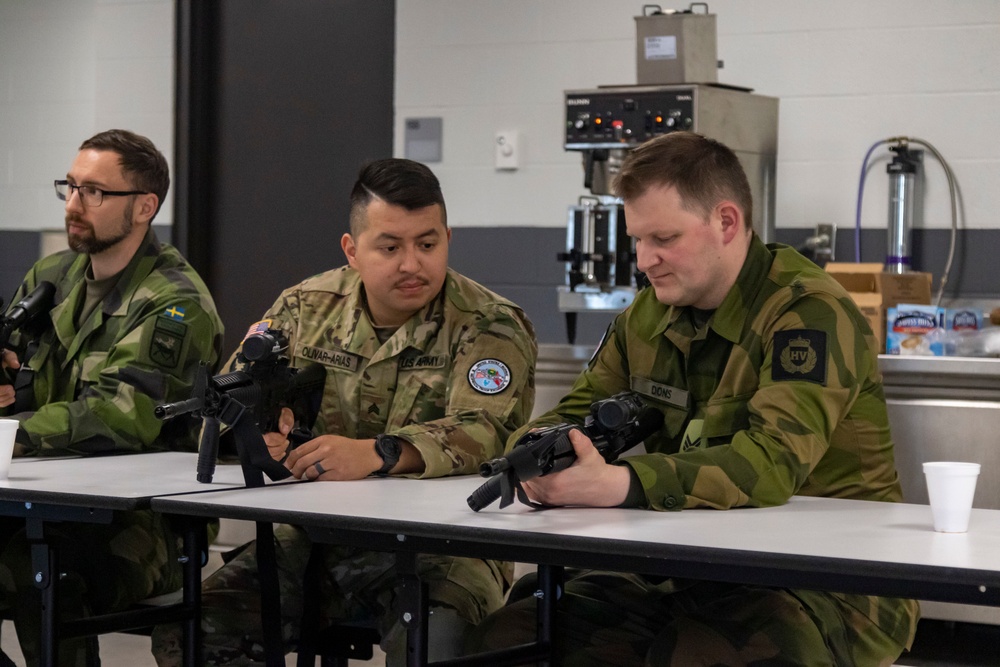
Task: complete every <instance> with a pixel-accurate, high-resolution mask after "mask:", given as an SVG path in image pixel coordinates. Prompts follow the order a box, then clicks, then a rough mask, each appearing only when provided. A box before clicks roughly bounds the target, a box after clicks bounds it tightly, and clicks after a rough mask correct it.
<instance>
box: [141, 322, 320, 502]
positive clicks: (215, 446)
mask: <svg viewBox="0 0 1000 667" xmlns="http://www.w3.org/2000/svg"><path fill="white" fill-rule="evenodd" d="M287 349H288V341H287V339H285V337H284V336H283V335H282V334H281V332H280V331H278V330H276V329H267V330H266V331H262V332H256V333H253V334H250V335H249V336H247V338H246V340H244V341H243V348H242V350H241V352H240V354H239V355H238V356H237V360H238V361H240V362H243V363H244V364H246V366H245V370H240V371H233V372H231V373H224V374H222V375H216V376H215V377H213V378H211V379H209V377H208V368H207V367H206V366H205V365H204V364H202V366H201V367H200V368H199V370H198V376H197V377H196V379H195V384H194V391H193V393H192V396H191V398H189V399H187V400H184V401H178V402H177V403H167V404H165V405H158V406H156V409H155V411H154V414H155V415H156V417H157V418H159V419H170V418H171V417H176V416H178V415H183V414H188V413H190V414H193V415H194V416H196V417H200V418H202V420H203V423H204V428H203V429H202V436H201V445H200V447H199V449H198V473H197V474H198V481H199V482H204V483H209V482H211V481H212V477H213V476H214V475H215V464H216V459H217V458H218V453H219V424H220V423H222V424H225V425H226V426H228V427H230V429H229V431H227V432H226V434H225V435H229V434H230V433H231V434H232V437H234V438H235V440H236V451H237V452H238V453H239V457H240V464H241V465H242V466H243V475H244V478H245V479H246V483H247V486H261V485H262V484H263V483H264V478H263V476H262V475H261V473H265V474H267V476H268V477H270V478H271V479H272V480H279V479H285V478H286V477H288V476H289V475H290V474H291V472H290V471H289V470H288V469H287V468H285V466H283V465H281V463H280V462H278V461H275V460H274V459H273V458H272V457H271V454H270V453H269V452H268V450H267V445H266V444H265V443H264V438H263V434H264V433H270V432H272V431H277V430H278V418H279V417H280V415H281V409H282V408H284V407H292V408H293V409H294V407H295V406H297V405H299V404H301V403H302V402H303V401H309V400H310V399H313V398H315V397H316V396H317V395H318V394H321V393H322V391H323V386H324V383H325V381H326V370H325V369H324V368H323V367H322V366H319V365H317V364H312V365H310V366H307V367H305V368H292V367H290V366H289V365H288V364H289V359H288V357H287V356H286V355H285V352H286V350H287ZM310 412H311V413H312V414H311V415H310V417H311V418H315V412H316V411H315V409H313V410H311V411H310ZM309 421H312V419H310V420H309ZM311 438H312V434H311V433H309V432H308V431H307V430H304V429H295V430H294V431H293V432H292V433H291V434H289V440H290V441H291V442H292V446H296V445H298V444H301V443H302V442H305V441H306V440H309V439H311Z"/></svg>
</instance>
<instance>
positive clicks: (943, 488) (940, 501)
mask: <svg viewBox="0 0 1000 667" xmlns="http://www.w3.org/2000/svg"><path fill="white" fill-rule="evenodd" d="M924 476H925V477H926V478H927V496H928V497H929V498H930V501H931V514H932V515H933V517H934V530H936V531H938V532H939V533H964V532H965V531H967V530H968V529H969V515H971V514H972V497H973V496H974V495H975V494H976V480H977V479H978V478H979V464H978V463H960V462H957V461H933V462H929V463H925V464H924Z"/></svg>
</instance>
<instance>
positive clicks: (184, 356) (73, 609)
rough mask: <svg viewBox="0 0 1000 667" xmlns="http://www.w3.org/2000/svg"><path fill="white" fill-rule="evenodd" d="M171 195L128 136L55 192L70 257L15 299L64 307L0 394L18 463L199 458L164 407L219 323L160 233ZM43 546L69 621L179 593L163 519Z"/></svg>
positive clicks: (117, 134) (18, 597)
mask: <svg viewBox="0 0 1000 667" xmlns="http://www.w3.org/2000/svg"><path fill="white" fill-rule="evenodd" d="M169 184H170V177H169V172H168V167H167V162H166V160H165V158H164V157H163V155H162V154H161V153H160V152H159V151H158V150H157V149H156V147H155V146H154V145H153V144H152V142H150V141H149V140H148V139H146V138H145V137H140V136H138V135H135V134H133V133H131V132H127V131H124V130H111V131H108V132H103V133H101V134H98V135H96V136H94V137H92V138H91V139H88V140H87V141H85V142H84V143H83V145H82V146H81V147H80V152H79V154H78V155H77V157H76V160H75V161H74V162H73V165H72V167H71V168H70V170H69V173H68V174H67V176H66V180H64V181H56V193H57V195H58V196H59V198H60V199H64V200H65V201H66V228H67V234H68V241H69V245H70V248H71V250H67V251H64V252H60V253H56V254H54V255H51V256H49V257H45V258H44V259H42V260H40V261H39V262H38V263H36V264H35V266H33V267H32V269H31V271H29V273H28V275H27V276H26V277H25V279H24V282H23V284H22V286H21V288H20V290H19V291H18V294H17V296H16V297H15V299H14V302H17V301H18V300H19V299H20V298H21V297H23V296H24V295H26V294H28V293H30V292H31V291H32V290H34V289H35V287H36V286H37V285H39V284H40V283H41V282H42V281H48V282H51V283H52V284H53V285H54V286H55V298H54V304H55V305H54V306H53V307H52V309H51V310H50V311H49V312H46V313H42V314H40V315H39V316H38V317H37V318H35V320H36V321H33V322H32V323H30V324H31V325H30V326H27V327H24V328H23V329H22V330H21V331H18V332H16V333H15V334H14V335H13V336H12V337H11V341H10V343H11V344H10V348H11V349H10V350H4V351H3V365H4V368H5V369H18V370H17V376H16V382H15V384H16V385H17V387H18V389H17V391H16V392H15V390H14V386H12V385H10V384H4V385H2V386H0V413H6V416H10V417H13V418H14V419H17V420H18V421H19V422H20V427H19V428H18V431H17V440H16V447H15V454H14V455H15V456H39V457H44V456H67V455H83V456H86V455H92V454H113V453H135V452H150V451H160V450H168V449H180V450H187V451H194V450H195V447H196V440H195V438H194V434H193V433H192V431H191V428H190V424H188V425H187V426H185V424H184V423H183V420H182V421H181V422H178V423H177V424H173V423H170V424H163V423H162V422H161V421H159V420H158V419H156V418H155V417H154V416H153V408H154V406H156V405H157V404H159V403H164V402H171V401H177V400H181V399H184V398H188V397H190V395H191V388H192V382H193V379H194V375H195V372H196V370H197V368H198V364H199V363H200V362H202V361H205V362H208V363H210V364H212V365H214V364H216V363H218V361H219V356H220V352H221V347H222V323H221V321H220V320H219V317H218V315H217V314H216V311H215V304H214V303H213V301H212V298H211V296H210V295H209V293H208V289H207V288H206V287H205V284H204V283H203V282H202V281H201V278H199V276H198V274H197V273H196V272H195V271H194V270H193V269H192V268H191V267H190V266H189V265H188V264H187V262H186V261H185V260H184V258H183V257H181V255H180V254H179V253H178V252H177V250H176V249H174V248H172V247H170V246H169V245H165V244H160V243H159V242H158V241H157V240H156V237H155V235H154V234H153V232H152V231H151V230H150V222H151V221H152V219H153V217H154V216H155V215H156V213H157V211H158V210H159V208H160V205H161V204H162V202H163V199H164V197H165V196H166V193H167V189H168V187H169ZM23 526H24V522H23V521H22V520H6V521H4V522H0V548H2V553H0V596H2V597H0V608H4V609H5V611H6V612H7V613H11V612H13V614H14V618H15V622H16V624H17V631H18V637H19V638H20V640H21V646H22V649H23V652H24V654H25V656H26V658H27V659H28V661H29V663H34V662H36V660H37V654H38V646H37V641H38V637H39V619H40V613H41V612H40V607H39V604H40V595H39V591H38V590H37V589H36V588H35V587H34V585H33V579H32V576H31V572H32V570H31V563H30V557H29V553H28V546H27V543H26V540H25V536H24V531H23ZM46 535H47V538H48V540H49V542H50V544H52V545H53V546H54V547H55V549H56V550H57V551H58V553H59V556H60V565H61V568H60V569H61V570H62V571H65V572H66V573H67V574H66V576H64V577H63V578H62V579H61V581H60V582H59V586H60V602H61V604H62V605H63V607H62V610H61V612H60V614H61V615H62V617H63V618H72V617H80V616H83V615H85V614H87V613H104V612H109V611H117V610H121V609H123V608H126V607H128V606H129V605H131V604H133V603H134V602H137V601H139V600H142V599H144V598H147V597H150V596H152V595H159V594H162V593H168V592H171V591H174V590H177V589H178V588H180V585H181V572H180V569H179V565H178V563H177V556H178V545H177V536H176V535H175V534H174V532H173V531H172V530H171V528H170V526H168V525H167V523H166V522H165V521H164V519H163V517H161V516H160V515H157V514H154V513H152V512H148V511H141V512H128V513H119V514H118V515H116V518H115V519H114V521H113V522H112V523H111V524H109V525H95V524H58V525H51V526H49V527H47V531H46ZM84 644H85V642H83V641H81V640H75V641H66V642H62V644H61V645H60V656H59V657H60V664H65V665H74V664H75V665H81V664H84V658H85V649H84Z"/></svg>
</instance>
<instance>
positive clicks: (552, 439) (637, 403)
mask: <svg viewBox="0 0 1000 667" xmlns="http://www.w3.org/2000/svg"><path fill="white" fill-rule="evenodd" d="M661 426H663V413H661V412H660V411H659V410H656V409H655V408H651V407H648V406H647V405H645V404H644V403H643V402H642V399H641V398H639V396H638V395H637V394H634V393H632V392H628V391H625V392H622V393H620V394H615V395H614V396H612V397H611V398H606V399H604V400H602V401H597V402H595V403H594V404H593V405H591V406H590V414H589V415H587V418H586V420H584V423H583V426H582V427H581V426H577V425H575V424H559V425H558V426H550V427H549V428H544V429H539V430H537V431H530V432H528V433H525V434H524V435H523V436H521V439H520V440H518V441H517V444H515V445H514V448H513V449H511V450H510V451H509V452H508V453H507V454H506V455H504V456H502V457H501V458H498V459H493V460H491V461H486V462H485V463H483V464H482V465H481V466H480V467H479V474H480V475H482V476H483V477H489V478H490V479H489V480H488V481H487V482H486V483H485V484H483V485H482V486H480V487H479V488H478V489H476V490H475V491H474V492H473V493H472V495H471V496H469V499H468V503H469V507H471V508H472V509H473V510H474V511H476V512H478V511H479V510H481V509H483V508H484V507H486V506H487V505H489V504H490V503H492V502H493V501H494V500H496V499H497V498H500V509H503V508H504V507H507V506H508V505H510V504H511V503H513V502H514V493H515V491H516V492H517V497H518V499H519V500H520V501H521V502H522V503H524V504H525V505H530V506H532V507H536V508H540V507H544V506H543V505H539V504H538V503H534V502H532V501H531V500H529V499H528V496H527V494H525V493H524V489H523V488H522V487H521V483H522V482H526V481H528V480H530V479H534V478H535V477H543V476H545V475H548V474H550V473H554V472H559V471H560V470H564V469H565V468H568V467H569V466H570V465H572V463H573V461H575V460H576V452H575V451H574V450H573V443H571V442H570V440H569V432H570V431H572V430H573V429H579V430H581V431H583V433H584V434H585V435H586V436H587V437H588V438H590V439H591V441H593V443H594V446H595V447H596V448H597V451H598V452H600V454H601V456H603V457H604V460H605V461H608V462H609V463H610V462H611V461H613V460H615V459H616V458H618V456H619V455H620V454H621V453H622V452H624V451H625V450H627V449H629V448H630V447H632V446H634V445H637V444H639V443H640V442H642V441H643V440H644V439H645V438H646V437H648V436H649V435H652V434H653V433H655V432H656V431H658V430H659V429H660V427H661Z"/></svg>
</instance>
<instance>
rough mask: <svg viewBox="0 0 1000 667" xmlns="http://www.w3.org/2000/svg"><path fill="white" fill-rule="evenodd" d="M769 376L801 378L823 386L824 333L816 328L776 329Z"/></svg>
mask: <svg viewBox="0 0 1000 667" xmlns="http://www.w3.org/2000/svg"><path fill="white" fill-rule="evenodd" d="M771 379H772V380H773V381H775V382H778V381H781V380H805V381H806V382H815V383H816V384H821V385H823V386H826V332H825V331H817V330H816V329H792V330H789V331H778V332H776V333H775V334H774V353H773V355H772V357H771Z"/></svg>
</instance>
